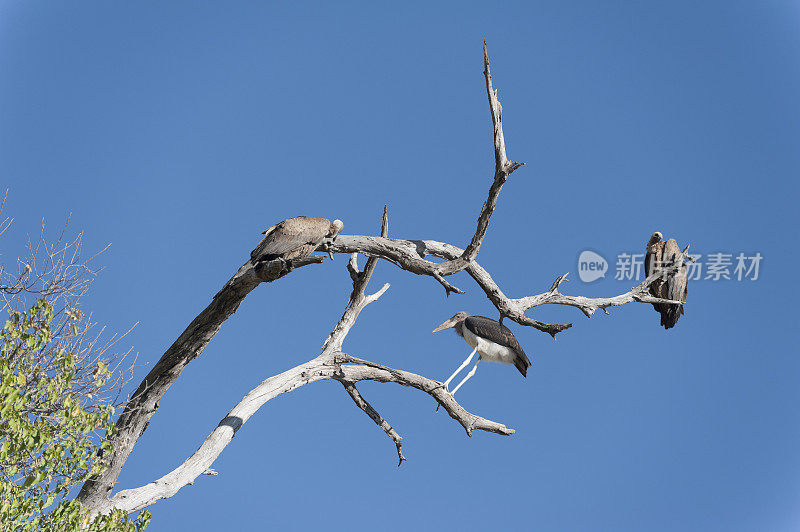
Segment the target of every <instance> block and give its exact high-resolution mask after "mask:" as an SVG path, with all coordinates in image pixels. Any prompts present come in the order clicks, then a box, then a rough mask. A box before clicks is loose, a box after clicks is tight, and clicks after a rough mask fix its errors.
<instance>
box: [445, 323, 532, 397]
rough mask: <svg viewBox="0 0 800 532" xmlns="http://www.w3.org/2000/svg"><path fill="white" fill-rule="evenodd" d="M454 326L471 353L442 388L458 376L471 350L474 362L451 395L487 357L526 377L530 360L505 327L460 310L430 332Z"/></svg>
mask: <svg viewBox="0 0 800 532" xmlns="http://www.w3.org/2000/svg"><path fill="white" fill-rule="evenodd" d="M451 327H452V328H454V329H455V330H456V333H458V335H459V336H460V337H462V338H463V339H464V341H465V342H467V343H468V344H469V345H470V347H472V353H470V355H469V356H468V357H467V359H466V360H465V361H464V362H463V363H462V364H461V365H460V366H459V367H458V369H457V370H455V372H454V373H453V374H452V375H450V378H449V379H447V380H446V381H445V383H444V387H445V389H449V388H448V386H449V384H450V381H452V380H453V378H454V377H455V376H456V375H458V372H459V371H461V370H462V369H464V368H465V367H466V365H467V364H469V363H470V361H471V360H472V357H473V356H475V353H476V352H477V353H478V362H475V366H473V368H472V370H471V371H470V372H469V373H468V374H467V376H466V377H464V380H462V381H461V382H460V383H458V386H456V388H455V389H454V390H453V391H452V394H455V393H456V392H457V391H458V389H459V388H461V387H462V386H463V385H464V383H465V382H467V380H469V379H470V377H472V376H473V375H475V371H477V369H478V363H479V362H480V361H481V360H488V361H490V362H500V363H501V364H514V365H515V366H516V367H517V369H518V370H519V372H520V373H522V376H523V377H526V376H527V373H528V368H529V367H530V365H531V361H530V360H528V357H527V355H526V354H525V351H523V350H522V346H520V345H519V342H518V341H517V339H516V338H515V337H514V333H512V332H511V331H510V330H509V329H508V327H506V326H505V325H503V324H502V323H499V322H497V321H495V320H493V319H491V318H484V317H483V316H470V315H469V314H467V313H466V312H464V311H461V312H457V313H456V314H455V316H453V317H452V318H450V319H449V320H447V321H445V322H444V323H442V324H441V325H439V326H438V327H436V328H435V329H434V330H433V332H439V331H443V330H445V329H449V328H451Z"/></svg>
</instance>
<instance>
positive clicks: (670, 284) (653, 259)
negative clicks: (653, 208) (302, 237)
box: [644, 231, 687, 329]
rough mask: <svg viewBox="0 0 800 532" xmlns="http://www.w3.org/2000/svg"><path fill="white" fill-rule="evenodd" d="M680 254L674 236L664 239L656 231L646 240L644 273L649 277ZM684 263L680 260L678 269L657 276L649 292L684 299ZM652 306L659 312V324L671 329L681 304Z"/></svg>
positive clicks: (678, 316) (679, 314)
mask: <svg viewBox="0 0 800 532" xmlns="http://www.w3.org/2000/svg"><path fill="white" fill-rule="evenodd" d="M680 254H681V248H679V247H678V243H677V242H676V241H675V239H674V238H670V239H669V240H667V241H664V239H663V237H662V235H661V233H659V232H658V231H656V232H655V233H653V236H651V237H650V240H649V241H648V242H647V254H646V255H645V259H644V272H645V273H644V275H645V277H649V276H650V275H652V274H653V273H654V272H656V271H657V270H658V269H660V268H665V267H668V266H670V265H671V264H672V263H673V262H674V261H675V259H676V258H677V257H678V256H679V255H680ZM686 284H687V279H686V264H685V263H684V262H681V265H680V268H678V271H676V272H674V273H671V274H669V275H666V276H661V277H659V278H657V279H656V280H655V281H653V282H652V283H651V284H650V294H651V295H652V296H654V297H659V298H661V299H671V300H673V301H681V302H683V301H686V294H687V287H686ZM653 308H655V309H656V312H658V313H659V314H661V325H663V326H664V328H665V329H671V328H672V327H674V326H675V324H676V323H678V318H680V317H681V316H682V315H683V305H676V304H666V303H653Z"/></svg>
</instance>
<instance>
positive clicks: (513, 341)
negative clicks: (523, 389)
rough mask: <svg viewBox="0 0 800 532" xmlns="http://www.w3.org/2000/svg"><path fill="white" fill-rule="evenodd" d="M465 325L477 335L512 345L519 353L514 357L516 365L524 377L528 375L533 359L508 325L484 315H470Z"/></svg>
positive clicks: (505, 344)
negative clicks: (529, 357) (530, 358)
mask: <svg viewBox="0 0 800 532" xmlns="http://www.w3.org/2000/svg"><path fill="white" fill-rule="evenodd" d="M464 326H465V327H466V328H467V329H469V330H470V331H472V333H473V334H474V335H475V336H480V337H481V338H486V339H487V340H490V341H492V342H494V343H496V344H500V345H502V346H505V347H510V348H511V349H512V350H513V351H514V352H515V353H516V354H517V356H516V358H515V359H514V365H515V366H516V367H517V369H518V370H519V372H520V373H522V376H523V377H525V376H527V373H528V368H529V367H530V365H531V361H530V360H529V359H528V355H526V354H525V351H523V350H522V346H521V345H519V342H518V341H517V338H516V337H515V336H514V333H512V332H511V330H510V329H509V328H508V327H506V326H505V325H503V324H501V323H500V322H498V321H496V320H493V319H491V318H485V317H483V316H469V317H468V318H467V319H465V320H464Z"/></svg>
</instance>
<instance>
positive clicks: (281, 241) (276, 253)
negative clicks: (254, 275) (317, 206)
mask: <svg viewBox="0 0 800 532" xmlns="http://www.w3.org/2000/svg"><path fill="white" fill-rule="evenodd" d="M343 226H344V224H343V223H342V221H341V220H334V221H333V222H331V221H330V220H328V219H326V218H312V217H310V216H296V217H294V218H289V219H288V220H284V221H282V222H280V223H278V224H275V225H273V226H272V227H270V228H269V229H267V230H266V231H263V233H262V234H263V235H264V238H263V240H261V243H260V244H258V246H257V247H256V249H254V250H253V252H252V253H250V258H251V259H252V260H253V261H266V260H275V259H278V258H282V259H300V258H303V257H306V256H308V255H310V254H311V253H312V252H313V251H314V250H315V249H317V246H319V245H320V243H322V241H323V240H324V239H325V238H333V237H335V236H336V235H338V234H339V233H340V232H341V230H342V227H343Z"/></svg>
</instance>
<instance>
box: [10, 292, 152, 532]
mask: <svg viewBox="0 0 800 532" xmlns="http://www.w3.org/2000/svg"><path fill="white" fill-rule="evenodd" d="M9 314H10V316H9V319H8V320H7V321H6V323H5V326H4V327H3V329H2V331H1V332H0V532H6V531H9V532H10V531H44V530H48V531H50V530H53V531H61V530H64V531H71V530H89V531H126V532H127V531H132V532H133V531H140V530H144V529H145V528H146V527H147V524H148V522H149V520H150V514H149V512H146V511H144V512H141V513H140V514H139V516H138V517H137V518H136V519H135V520H131V519H130V518H129V517H128V516H127V514H125V513H124V512H121V511H117V512H115V513H112V514H110V515H104V516H100V517H98V518H96V519H94V520H93V521H92V522H90V518H89V516H88V515H87V513H86V512H85V511H84V510H83V508H82V507H81V504H80V502H79V501H77V500H75V499H70V498H69V494H70V491H71V490H72V489H73V488H74V487H76V486H77V485H79V484H80V483H82V482H83V481H85V480H86V479H87V478H89V477H90V476H92V475H95V474H97V473H99V472H100V471H101V470H102V468H103V463H102V461H101V460H100V459H99V456H100V453H101V452H105V451H107V450H109V449H110V446H111V444H110V443H109V442H108V441H107V439H106V438H107V436H108V435H110V434H113V431H114V423H113V422H112V416H113V414H114V408H113V406H111V404H109V403H108V402H105V401H103V400H98V397H97V394H98V393H99V392H100V391H101V390H103V387H104V385H105V384H107V383H108V382H109V381H111V380H112V379H113V374H112V370H111V369H110V368H109V367H108V365H107V364H106V363H104V362H103V361H102V360H100V359H92V358H91V357H87V356H86V351H87V350H86V349H84V348H82V343H81V341H80V340H81V338H82V335H83V334H85V330H86V329H85V328H83V327H82V325H83V323H82V322H81V319H82V315H81V313H80V311H77V310H74V309H73V310H71V311H66V319H64V320H62V321H58V320H56V321H54V311H53V306H52V304H51V303H50V302H49V301H48V300H47V299H45V298H42V299H39V300H38V301H37V302H36V303H35V304H34V305H33V306H31V307H30V308H29V309H28V310H27V311H18V310H11V311H10V313H9ZM54 324H55V325H54ZM51 328H52V329H51Z"/></svg>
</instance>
